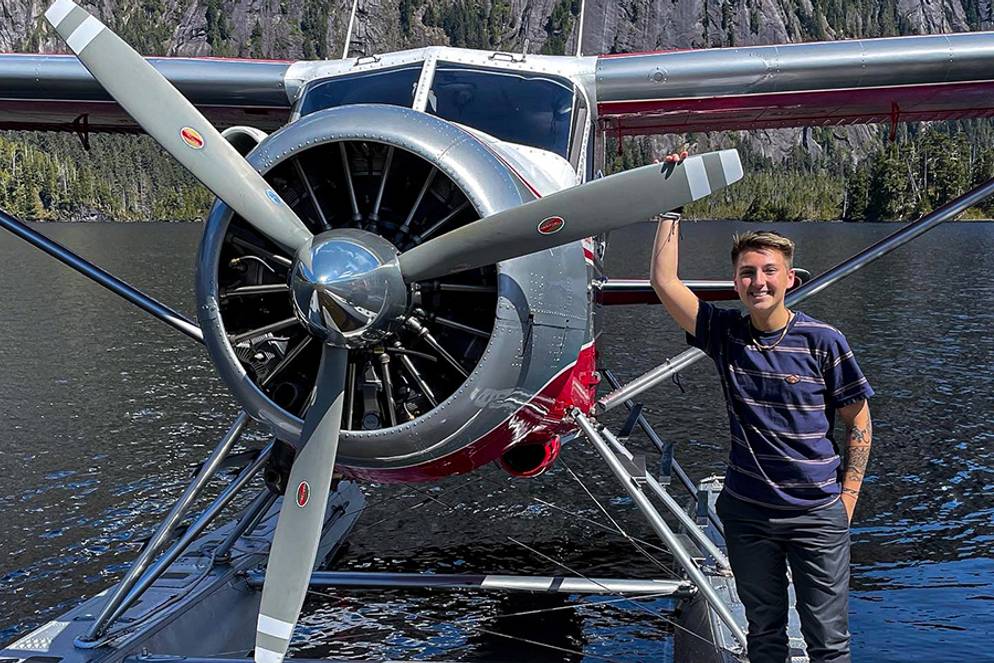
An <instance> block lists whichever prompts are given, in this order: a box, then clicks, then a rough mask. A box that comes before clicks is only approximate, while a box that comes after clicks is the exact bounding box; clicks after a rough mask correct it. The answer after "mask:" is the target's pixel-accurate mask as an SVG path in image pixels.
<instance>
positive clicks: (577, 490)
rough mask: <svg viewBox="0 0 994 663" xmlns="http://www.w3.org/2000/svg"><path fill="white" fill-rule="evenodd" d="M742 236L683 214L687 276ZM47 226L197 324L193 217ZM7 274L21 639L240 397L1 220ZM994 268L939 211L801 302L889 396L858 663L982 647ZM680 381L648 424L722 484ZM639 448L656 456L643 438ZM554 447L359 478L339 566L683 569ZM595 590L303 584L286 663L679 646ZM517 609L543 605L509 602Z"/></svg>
mask: <svg viewBox="0 0 994 663" xmlns="http://www.w3.org/2000/svg"><path fill="white" fill-rule="evenodd" d="M745 227H746V226H745V225H744V224H733V223H720V224H719V223H699V224H692V223H687V224H686V225H685V226H684V241H683V255H682V261H681V262H682V265H681V273H682V275H683V276H685V277H695V278H709V277H711V278H727V277H728V273H729V266H728V257H727V252H728V244H729V238H730V236H731V234H732V233H733V232H735V231H737V230H741V229H743V228H745ZM777 229H778V230H781V231H783V232H786V233H788V234H790V235H791V236H793V237H794V238H795V239H797V240H798V242H799V245H800V251H799V256H798V260H797V262H798V264H799V265H800V266H803V267H805V268H807V269H810V270H812V271H813V272H816V273H817V272H819V271H821V270H823V269H825V268H827V267H830V266H831V265H833V264H835V263H836V262H837V261H839V260H841V259H843V258H844V257H846V256H848V255H849V254H851V253H853V252H855V251H857V250H859V249H861V248H863V247H864V246H866V245H867V244H869V243H871V242H872V241H875V240H876V239H879V238H880V237H882V236H884V235H886V234H889V233H890V232H892V231H893V230H894V227H892V226H882V225H865V226H852V225H846V226H841V225H834V224H794V225H783V226H780V227H778V228H777ZM43 230H44V231H45V232H46V233H48V234H50V235H51V236H53V237H54V238H55V239H57V240H59V241H61V242H64V243H65V244H67V245H68V246H70V247H72V248H73V249H75V250H77V251H79V252H80V253H82V254H83V255H84V256H87V257H91V258H93V259H94V260H96V261H97V262H98V263H99V264H101V265H103V266H105V267H106V268H108V269H109V270H110V271H111V272H113V273H115V274H117V275H120V276H121V277H122V278H124V279H125V280H127V281H129V282H131V283H132V284H134V285H136V286H137V287H140V288H143V289H147V290H148V291H149V292H150V294H152V295H153V296H155V297H158V298H161V299H162V300H163V301H165V302H166V303H167V304H169V305H170V306H173V307H174V308H176V309H177V310H179V311H182V312H184V313H186V314H187V315H192V311H193V306H194V304H193V297H192V266H193V259H194V255H195V250H196V243H197V241H198V239H199V233H200V227H199V226H194V225H179V226H170V225H150V226H140V227H139V226H126V225H85V226H83V225H80V226H62V225H59V226H47V227H45V228H44V229H43ZM652 234H653V228H652V227H651V226H640V227H635V228H632V229H629V230H626V231H623V232H620V233H615V236H614V237H612V241H611V246H610V249H609V253H608V262H609V267H610V268H611V272H612V275H614V276H617V277H625V276H629V277H641V276H644V275H645V273H646V271H647V269H646V265H647V264H648V252H649V244H650V242H651V239H652ZM0 265H3V268H2V269H3V282H4V284H5V286H6V288H5V292H4V300H3V317H2V320H3V323H2V324H3V330H4V332H5V334H4V338H5V342H4V343H3V344H0V365H2V366H3V371H4V372H3V378H2V380H0V404H2V405H0V416H2V417H3V421H4V430H5V438H4V453H3V454H0V476H2V477H3V479H4V484H3V488H2V489H0V513H2V514H3V516H2V523H3V534H4V536H3V537H0V639H3V640H4V641H10V640H11V639H13V638H14V637H15V635H17V634H20V633H23V632H24V631H25V630H26V629H28V628H29V627H32V626H36V625H38V624H40V623H42V622H43V621H45V620H47V619H51V618H53V617H55V616H56V615H58V614H59V613H60V612H62V611H64V610H65V609H67V608H68V607H69V606H71V605H74V604H75V603H76V602H77V601H78V600H79V598H80V596H81V595H92V594H93V593H95V592H97V591H99V590H100V589H103V588H104V587H105V586H106V585H107V584H109V583H110V582H111V581H112V580H114V579H116V578H118V577H120V575H121V573H122V571H123V569H124V568H126V564H127V563H128V561H129V560H130V559H131V558H132V557H133V555H134V553H135V551H136V550H137V548H138V546H139V542H140V541H141V540H142V538H143V537H145V536H147V535H148V534H149V533H150V532H151V528H152V527H153V526H154V524H155V521H156V520H157V518H158V517H161V515H162V514H163V513H164V511H165V510H167V509H168V507H169V505H170V503H171V499H173V498H174V497H175V495H176V494H177V493H178V491H179V489H180V486H181V485H182V484H184V483H185V482H186V480H187V479H188V477H189V476H190V473H191V472H192V471H193V469H194V468H195V466H196V464H197V463H198V462H199V461H200V460H202V459H203V457H204V456H205V455H206V454H207V452H208V450H209V448H210V447H212V446H213V444H214V442H215V441H216V439H217V438H218V437H219V436H220V435H222V434H223V433H224V431H225V429H226V428H227V426H228V424H229V423H230V421H231V420H232V419H233V418H234V416H235V414H236V411H237V406H236V405H235V403H234V402H233V401H232V399H231V397H230V396H229V395H228V393H227V391H226V390H225V389H224V387H223V385H221V384H220V382H219V380H218V379H217V378H216V377H215V374H214V371H213V368H212V367H211V365H210V362H209V360H208V358H207V356H206V353H205V352H204V351H203V349H202V348H201V347H199V346H198V345H197V344H196V343H194V342H192V341H190V340H189V339H187V338H185V337H183V336H181V335H179V334H177V333H176V332H174V331H172V330H171V329H169V328H167V327H166V326H165V325H162V324H161V323H159V322H157V321H155V320H153V319H151V318H149V317H147V316H146V315H144V314H143V313H141V312H140V311H138V310H137V309H134V308H132V307H130V306H129V305H127V304H125V303H124V302H122V301H121V300H119V299H117V298H116V297H114V296H113V295H112V294H110V293H108V292H106V291H104V290H102V289H101V288H99V287H97V286H94V285H92V284H90V283H88V282H86V281H84V280H83V278H82V277H80V276H79V275H77V274H75V273H73V272H70V271H69V270H67V269H65V268H63V267H60V266H59V265H57V264H55V263H54V262H52V261H51V260H50V259H48V258H46V257H44V256H42V255H40V254H39V253H37V252H35V251H32V250H30V249H29V248H28V247H26V246H25V245H22V243H21V242H20V241H19V240H16V239H15V238H12V237H9V236H5V235H0ZM992 271H994V225H990V224H957V225H950V226H943V227H940V228H938V229H937V230H935V231H933V232H932V233H930V234H928V235H926V236H925V237H924V238H923V239H921V240H919V241H918V242H917V243H915V244H912V245H911V246H909V247H906V248H904V249H901V250H900V251H898V252H896V253H895V254H892V255H891V256H888V257H887V258H885V259H883V260H881V261H880V262H878V263H876V264H874V265H872V266H870V267H867V268H865V269H864V270H862V271H860V272H859V273H857V274H856V275H854V276H852V277H850V278H849V279H847V280H846V281H845V282H844V283H843V284H842V285H840V286H838V287H837V288H835V289H834V290H829V291H827V292H824V293H821V294H819V295H818V296H817V297H816V298H814V299H813V300H810V301H809V302H806V303H805V304H804V305H803V307H802V308H803V309H804V310H805V311H806V312H807V313H809V314H811V315H813V316H815V317H818V318H822V319H825V320H828V321H830V322H832V323H833V324H835V325H837V326H838V327H840V328H841V329H842V330H843V331H844V332H845V333H846V334H847V336H848V337H849V339H850V341H851V342H852V344H853V346H854V347H855V348H856V350H857V353H858V357H859V360H860V363H861V365H862V367H863V369H864V371H865V372H866V374H867V375H868V377H869V378H870V380H871V382H872V383H873V386H874V388H875V389H876V391H877V394H878V396H877V397H876V398H875V399H874V401H873V411H874V420H875V429H876V440H875V446H874V455H873V459H872V461H871V468H870V475H869V476H868V478H867V483H866V489H865V490H864V492H863V495H862V497H861V500H860V504H859V510H858V512H857V520H856V523H855V526H854V532H853V534H854V539H853V541H854V547H853V561H854V585H853V586H854V600H853V606H852V610H853V617H852V628H853V631H854V633H855V636H856V640H855V646H856V653H857V657H859V658H866V657H868V656H869V655H871V653H872V655H873V657H874V659H875V660H877V661H904V660H907V659H908V658H910V656H909V655H908V652H909V651H911V652H914V657H915V658H918V659H920V660H946V659H951V658H956V657H964V658H965V657H967V656H970V655H973V656H974V657H975V658H978V659H983V658H984V657H985V656H988V652H987V651H986V648H985V650H984V651H981V649H980V647H981V645H980V644H979V643H980V641H981V640H982V639H983V638H982V637H978V636H979V635H980V634H981V633H986V632H988V631H990V630H991V629H992V627H994V623H992V622H994V603H992V601H994V567H992V565H991V563H990V559H989V558H990V557H991V556H992V555H991V550H992V541H994V504H992V502H991V500H990V494H991V491H992V489H994V469H992V467H994V462H992V458H991V455H992V453H994V444H992V438H994V429H992V426H991V424H990V419H989V418H990V413H991V412H992V411H994V370H992V369H994V335H992V334H991V332H990V330H991V328H992V325H994V310H992V309H991V307H990V302H991V301H992V300H994V297H992V295H994V282H992V281H991V279H990V278H989V276H988V275H989V274H990V273H992ZM604 317H605V326H604V329H605V332H604V335H603V336H602V338H601V339H600V343H599V345H600V352H601V357H602V359H603V361H604V362H605V363H606V364H607V366H609V367H611V368H612V369H614V370H615V371H616V372H617V373H618V375H619V377H633V376H635V375H636V374H638V373H640V372H642V371H644V370H647V369H648V368H650V367H652V366H653V365H655V364H656V363H658V362H659V361H661V360H662V359H663V358H664V357H667V356H671V355H673V354H676V353H678V352H680V351H682V350H683V349H684V347H685V345H684V343H683V340H682V337H681V335H680V334H679V333H677V331H676V328H675V326H674V325H673V323H671V322H670V321H669V319H668V318H667V317H666V316H665V314H664V313H663V312H662V311H661V310H660V309H658V308H655V307H647V306H646V307H622V308H617V309H614V310H607V311H605V312H604ZM680 382H681V387H682V389H681V388H679V387H677V386H675V385H668V386H666V387H663V388H660V389H657V390H656V391H655V392H653V393H652V394H650V395H649V397H648V398H647V400H646V405H647V413H648V415H649V416H650V418H651V419H652V420H653V421H654V422H656V423H658V424H659V430H660V432H661V433H662V434H663V435H664V436H665V437H667V438H669V439H671V440H673V441H674V442H675V443H676V444H677V455H678V456H677V457H678V458H679V459H680V460H681V461H682V462H683V463H684V465H685V467H686V468H687V469H688V471H689V472H690V473H691V474H692V475H693V476H695V477H702V476H705V475H708V474H713V473H720V472H722V471H723V463H724V457H725V454H726V453H727V452H726V447H725V437H726V435H727V430H726V426H727V424H726V421H725V419H724V414H723V406H722V401H721V394H720V392H719V391H718V385H717V380H716V379H715V377H714V376H713V374H712V369H710V368H709V367H708V366H705V365H703V364H702V365H700V366H699V367H696V368H693V369H691V370H689V371H688V372H687V373H686V374H685V375H683V376H682V378H681V381H680ZM632 444H633V446H636V447H639V446H641V447H643V448H646V449H648V448H649V445H648V443H647V441H645V440H644V439H642V438H641V437H638V436H636V437H634V438H633V440H632ZM563 461H564V462H563V463H560V464H558V465H557V466H556V467H555V469H554V470H553V471H551V472H549V473H548V474H546V475H544V476H542V477H540V478H538V479H536V480H533V481H523V480H511V479H509V478H508V477H506V476H504V475H503V474H502V473H500V472H498V471H495V470H492V469H489V468H488V469H485V470H484V471H482V472H480V473H477V474H474V475H472V476H470V477H460V478H454V479H450V480H447V481H443V482H441V483H439V484H437V485H424V486H400V487H381V486H369V487H367V491H368V494H369V496H370V501H371V506H370V509H369V512H368V513H366V514H364V516H363V518H362V520H361V521H360V525H359V527H358V529H357V533H356V535H355V537H354V538H353V541H352V545H351V548H350V549H349V551H348V552H347V553H346V554H345V556H344V557H343V559H342V560H341V562H342V563H343V564H345V565H348V566H349V567H352V568H366V569H377V570H411V571H424V570H434V571H437V572H443V573H445V572H451V573H454V572H473V573H488V572H491V573H536V574H543V575H555V574H563V573H566V571H564V568H570V569H574V570H575V571H577V572H580V573H583V574H585V575H586V574H590V575H598V576H601V577H611V576H623V575H631V576H636V577H659V576H662V575H665V574H666V573H667V572H668V569H669V568H670V567H671V566H672V560H671V559H669V557H668V556H667V555H665V554H660V553H657V552H656V551H653V550H650V551H649V552H650V553H651V554H652V556H653V559H648V558H647V557H645V556H643V555H642V554H641V553H639V552H637V551H635V550H634V549H632V547H631V546H630V544H628V543H627V542H626V541H625V540H624V538H623V537H622V536H621V535H619V534H618V533H617V532H612V531H610V530H612V529H613V525H612V524H611V523H609V522H608V521H607V519H606V518H605V517H604V515H603V513H602V512H601V509H600V507H601V506H604V507H606V508H608V509H609V510H610V512H611V514H612V516H613V517H615V518H616V519H617V521H618V524H619V525H620V526H621V527H622V528H623V529H624V530H626V531H629V532H631V533H633V534H635V535H639V536H643V537H645V538H646V539H650V540H651V535H650V533H649V532H648V530H647V528H646V527H645V525H644V523H643V522H642V521H641V519H640V518H639V517H638V516H637V515H635V514H634V513H633V511H632V509H631V507H630V505H629V504H628V503H627V501H626V500H623V499H618V494H619V490H618V488H617V486H616V483H615V481H614V479H613V478H612V477H611V476H610V475H609V473H607V472H606V471H604V469H603V467H602V464H601V462H600V461H599V460H598V459H597V457H596V456H595V455H594V453H593V452H592V451H591V450H590V449H589V448H587V447H586V446H584V445H582V444H574V445H571V446H570V447H568V448H567V449H566V451H565V452H564V454H563ZM574 475H575V476H576V477H580V478H581V479H582V481H583V483H584V484H585V485H586V486H587V488H588V489H589V490H590V492H591V494H592V495H593V498H592V497H591V496H590V495H588V494H587V492H586V490H584V489H583V488H581V487H580V485H579V484H578V483H577V481H576V479H575V478H574ZM536 500H542V501H536ZM595 500H596V502H595ZM514 541H517V542H520V543H524V544H526V545H527V546H529V547H530V548H533V549H535V550H538V551H540V552H541V553H542V554H543V555H545V556H547V557H546V558H543V557H539V556H536V555H535V554H534V553H533V552H530V551H529V550H527V549H525V548H524V547H523V546H521V545H519V544H517V543H515V542H514ZM550 558H551V559H552V560H554V561H550ZM599 600H600V599H594V598H587V599H580V600H578V599H575V598H574V599H568V600H566V599H563V598H561V597H537V598H536V597H515V598H511V597H505V596H501V595H496V594H487V595H480V594H469V593H462V592H459V593H451V594H450V593H441V592H436V593H430V592H389V593H383V594H374V593H370V592H348V593H340V594H337V595H335V596H333V597H332V598H326V597H320V596H314V597H312V600H311V602H310V603H309V607H310V608H312V609H313V610H314V611H315V612H314V614H313V615H312V616H311V617H310V618H309V619H308V620H306V621H305V623H304V628H303V630H302V635H301V639H300V645H299V647H298V652H297V653H300V654H305V655H313V656H320V655H334V656H338V657H343V658H347V657H372V658H386V657H400V658H403V657H412V656H417V657H420V658H426V659H440V658H448V659H452V658H459V659H475V660H488V659H489V660H498V659H503V660H507V659H509V658H515V657H516V658H520V659H522V660H564V661H567V660H568V661H572V660H578V659H579V657H578V656H577V655H575V654H571V653H569V652H568V651H557V650H552V649H548V648H545V649H543V648H538V647H536V646H534V645H528V644H526V643H523V642H521V640H512V639H511V638H508V637H505V636H507V635H512V636H514V637H517V638H524V639H532V638H531V637H530V636H529V633H532V632H534V633H535V634H541V635H542V637H541V638H534V639H538V640H542V641H545V642H548V643H550V644H555V645H556V646H558V647H561V648H562V649H565V650H570V651H576V650H583V651H585V652H586V653H587V655H588V657H590V658H591V659H593V657H595V656H603V657H606V658H609V659H611V658H615V659H618V660H634V659H648V658H655V657H662V658H663V659H666V658H667V657H668V656H669V652H670V651H671V647H672V626H671V625H670V624H669V623H668V622H666V621H665V620H664V619H660V618H659V617H657V616H655V615H653V614H651V613H652V612H660V611H661V610H663V609H664V608H665V607H666V603H665V602H662V601H661V602H659V603H658V605H657V604H656V603H653V602H648V603H647V605H648V607H649V608H650V610H649V611H646V610H645V609H643V608H637V607H634V606H632V605H630V604H624V603H621V604H607V605H602V604H600V603H598V601H599ZM529 606H530V607H529ZM552 608H564V609H563V610H558V609H557V610H551V609H552ZM565 608H569V609H565ZM529 609H534V610H542V611H543V612H540V613H537V615H536V616H534V617H533V618H531V619H529V618H526V617H514V618H505V617H502V615H508V614H511V613H517V612H522V611H525V610H529ZM318 624H322V625H324V626H323V627H322V628H320V629H319V628H318ZM329 624H330V626H329ZM479 625H483V628H485V629H487V630H488V631H493V632H497V633H502V634H503V635H494V634H493V633H485V632H483V631H481V630H480V629H479V628H478V626H479ZM962 629H966V630H962ZM988 657H989V656H988Z"/></svg>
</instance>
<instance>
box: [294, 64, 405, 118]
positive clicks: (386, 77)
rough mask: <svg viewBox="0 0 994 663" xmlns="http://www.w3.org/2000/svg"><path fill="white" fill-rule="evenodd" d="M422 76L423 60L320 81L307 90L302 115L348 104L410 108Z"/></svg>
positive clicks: (301, 104)
mask: <svg viewBox="0 0 994 663" xmlns="http://www.w3.org/2000/svg"><path fill="white" fill-rule="evenodd" d="M420 77H421V63H420V62H419V63H417V64H414V65H408V66H405V67H397V68H396V69H386V70H384V69H380V70H377V71H365V72H362V73H359V74H348V75H345V76H337V77H335V78H329V79H326V80H323V81H319V82H317V83H314V84H313V85H311V86H309V87H308V88H307V90H306V91H305V93H304V97H303V99H302V100H301V102H300V116H301V117H303V116H305V115H307V114H309V113H313V112H315V111H319V110H324V109H325V108H335V107H337V106H345V105H347V104H391V105H394V106H407V107H408V108H410V107H411V103H412V102H413V101H414V91H415V90H416V89H417V87H418V79H419V78H420Z"/></svg>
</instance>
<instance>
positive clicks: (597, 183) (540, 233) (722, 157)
mask: <svg viewBox="0 0 994 663" xmlns="http://www.w3.org/2000/svg"><path fill="white" fill-rule="evenodd" d="M740 179H742V163H741V162H740V161H739V154H738V152H736V151H735V150H722V151H721V152H710V153H708V154H701V155H695V156H692V157H689V158H688V159H685V160H684V161H683V162H682V163H680V164H670V163H667V164H653V165H651V166H642V167H641V168H635V169H633V170H629V171H625V172H623V173H617V174H615V175H611V176H609V177H602V178H600V179H597V180H593V181H591V182H587V183H586V184H581V185H580V186H576V187H572V188H570V189H565V190H563V191H559V192H556V193H553V194H550V195H548V196H545V197H544V198H539V199H538V200H534V201H532V202H530V203H526V204H524V205H520V206H518V207H513V208H511V209H506V210H504V211H502V212H498V213H496V214H492V215H490V216H488V217H486V218H484V219H480V220H479V221H474V222H473V223H470V224H468V225H465V226H463V227H461V228H457V229H455V230H453V231H451V232H448V233H446V234H444V235H442V236H441V237H438V238H436V239H433V240H430V241H428V242H425V243H424V244H420V245H418V246H416V247H414V248H412V249H410V250H408V251H405V252H404V253H402V254H401V255H400V270H401V273H402V274H403V275H404V280H405V281H407V282H408V283H411V282H413V281H423V280H426V279H433V278H438V277H440V276H445V275H446V274H451V273H453V272H461V271H463V270H466V269H473V268H475V267H483V266H484V265H492V264H493V263H495V262H499V261H501V260H507V259H509V258H516V257H518V256H523V255H526V254H528V253H534V252H535V251H540V250H543V249H551V248H553V247H556V246H561V245H562V244H568V243H570V242H575V241H577V240H579V239H583V238H584V237H592V236H594V235H599V234H601V233H605V232H608V231H609V230H614V229H615V228H620V227H622V226H627V225H629V224H631V223H636V222H639V221H646V220H648V219H650V218H651V217H652V216H654V215H656V214H659V213H661V212H667V211H669V210H672V209H676V208H677V207H680V206H681V205H686V204H687V203H690V202H693V201H695V200H699V199H701V198H703V197H704V196H707V195H709V194H711V193H713V192H714V191H717V190H718V189H721V188H723V187H725V186H728V185H729V184H731V183H733V182H737V181H738V180H740Z"/></svg>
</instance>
